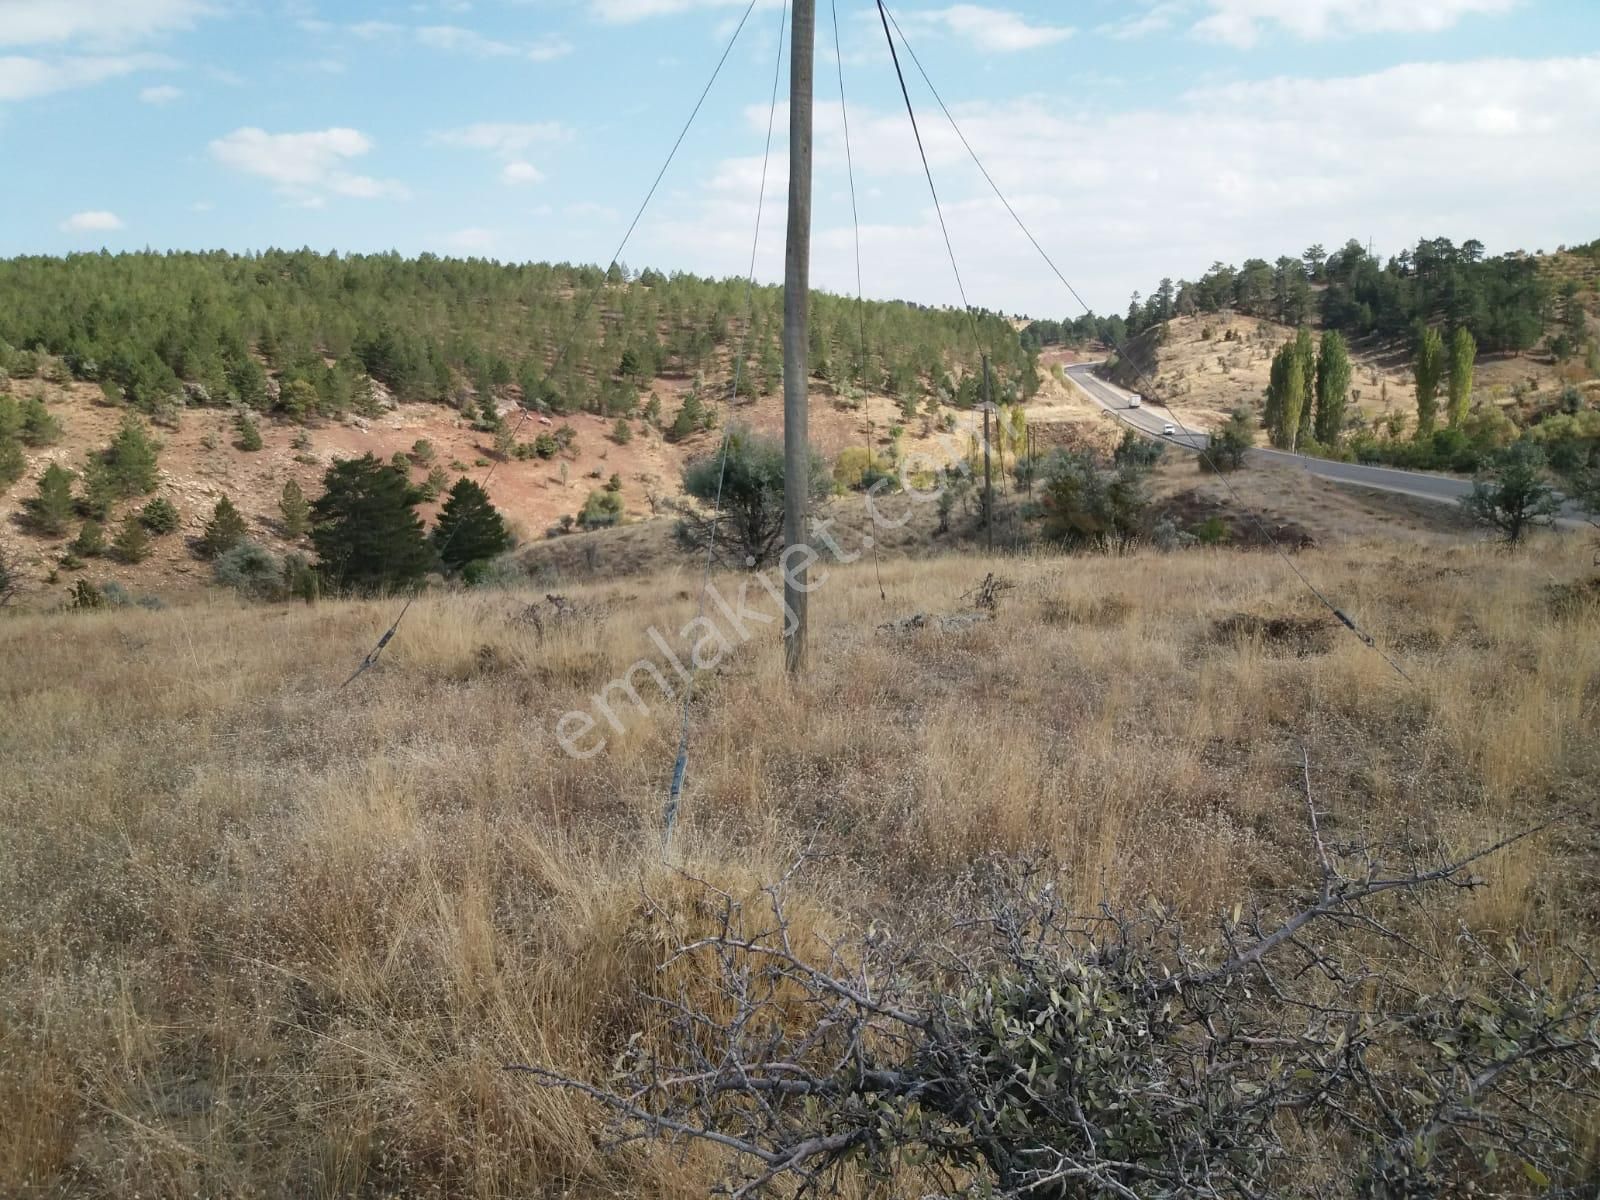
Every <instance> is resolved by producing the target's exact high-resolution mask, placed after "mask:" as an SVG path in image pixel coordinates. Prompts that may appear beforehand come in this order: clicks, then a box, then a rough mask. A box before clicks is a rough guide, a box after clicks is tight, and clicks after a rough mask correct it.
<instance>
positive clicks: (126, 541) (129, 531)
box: [111, 513, 150, 563]
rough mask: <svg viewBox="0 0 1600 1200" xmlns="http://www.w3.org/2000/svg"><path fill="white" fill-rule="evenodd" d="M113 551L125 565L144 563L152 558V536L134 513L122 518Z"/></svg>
mask: <svg viewBox="0 0 1600 1200" xmlns="http://www.w3.org/2000/svg"><path fill="white" fill-rule="evenodd" d="M111 550H112V553H114V554H115V555H116V556H117V557H118V558H119V559H121V560H122V561H123V562H125V563H137V562H143V561H144V560H145V559H146V558H148V557H149V556H150V535H149V534H148V533H146V532H145V529H144V526H143V525H141V524H139V519H138V518H137V517H136V516H134V515H133V514H132V513H129V514H128V515H127V516H125V517H123V518H122V524H121V525H120V526H119V527H118V528H117V536H116V537H115V538H114V539H113V540H112V542H111Z"/></svg>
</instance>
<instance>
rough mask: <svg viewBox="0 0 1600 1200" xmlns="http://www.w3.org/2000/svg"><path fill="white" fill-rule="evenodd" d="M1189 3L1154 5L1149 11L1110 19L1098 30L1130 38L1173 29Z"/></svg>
mask: <svg viewBox="0 0 1600 1200" xmlns="http://www.w3.org/2000/svg"><path fill="white" fill-rule="evenodd" d="M1186 7H1187V5H1186V4H1185V3H1183V0H1171V2H1169V3H1158V4H1155V5H1153V6H1152V7H1151V8H1150V9H1149V11H1147V12H1143V13H1136V14H1134V15H1133V16H1129V17H1124V18H1123V19H1122V20H1120V21H1110V22H1107V23H1106V24H1104V25H1101V26H1100V27H1099V28H1098V29H1097V30H1096V32H1097V33H1103V34H1105V35H1106V36H1108V37H1113V38H1117V39H1119V40H1126V39H1130V38H1141V37H1148V36H1149V35H1150V34H1152V33H1161V32H1163V31H1165V30H1168V29H1171V28H1172V26H1173V24H1174V23H1175V22H1176V21H1177V19H1178V18H1179V17H1180V16H1182V15H1183V12H1184V10H1185V8H1186Z"/></svg>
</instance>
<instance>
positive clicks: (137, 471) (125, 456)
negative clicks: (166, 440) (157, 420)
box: [106, 413, 156, 496]
mask: <svg viewBox="0 0 1600 1200" xmlns="http://www.w3.org/2000/svg"><path fill="white" fill-rule="evenodd" d="M106 466H107V467H109V468H110V471H111V478H112V480H113V482H114V483H115V484H116V487H117V491H118V493H119V494H120V495H122V496H142V495H144V494H145V493H147V492H153V491H155V487H156V444H155V443H154V442H153V441H151V440H150V435H149V434H147V433H146V432H145V428H144V422H143V421H141V420H139V418H138V417H136V416H134V415H133V414H132V413H129V414H128V415H127V416H125V417H124V418H123V419H122V425H121V427H120V428H119V429H118V430H117V436H116V437H115V438H113V439H112V441H111V448H110V449H109V450H108V451H106Z"/></svg>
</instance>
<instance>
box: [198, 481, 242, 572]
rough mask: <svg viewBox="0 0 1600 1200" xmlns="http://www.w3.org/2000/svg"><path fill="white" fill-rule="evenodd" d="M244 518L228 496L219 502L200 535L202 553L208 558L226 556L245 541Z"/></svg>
mask: <svg viewBox="0 0 1600 1200" xmlns="http://www.w3.org/2000/svg"><path fill="white" fill-rule="evenodd" d="M244 534H245V529H244V518H243V517H241V516H240V515H239V510H238V509H237V508H235V507H234V506H233V501H232V500H229V499H228V498H227V497H226V496H224V497H222V499H220V500H218V501H217V505H216V507H215V508H213V509H212V510H211V520H209V521H207V522H206V528H205V532H204V533H203V534H201V535H200V553H201V554H203V555H204V556H205V557H206V558H216V557H217V556H218V555H220V554H226V553H227V552H228V551H229V550H232V549H233V548H234V547H235V546H237V545H238V544H239V543H240V542H241V541H243V540H244Z"/></svg>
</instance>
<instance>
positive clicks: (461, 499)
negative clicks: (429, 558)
mask: <svg viewBox="0 0 1600 1200" xmlns="http://www.w3.org/2000/svg"><path fill="white" fill-rule="evenodd" d="M431 540H432V542H433V546H434V552H435V553H436V554H438V556H439V559H440V561H441V562H443V563H444V565H445V566H447V567H449V568H450V569H451V570H454V571H459V570H462V569H464V568H465V567H466V566H467V564H468V563H475V562H483V561H486V560H488V559H491V558H494V557H495V556H496V555H498V554H502V553H504V552H505V551H506V550H508V549H509V548H510V546H511V533H510V531H509V530H508V529H507V528H506V523H505V520H504V518H502V517H501V515H500V513H499V511H498V510H497V509H496V508H495V506H494V505H493V503H491V502H490V500H489V493H488V492H486V491H484V489H483V488H482V487H481V486H480V485H479V484H477V483H475V482H473V481H472V480H470V479H465V478H463V479H458V480H456V482H455V486H454V487H452V488H451V489H450V494H449V497H448V498H447V499H446V500H445V502H444V507H443V508H441V509H440V510H439V519H438V521H437V522H435V524H434V527H433V533H432V535H431Z"/></svg>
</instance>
